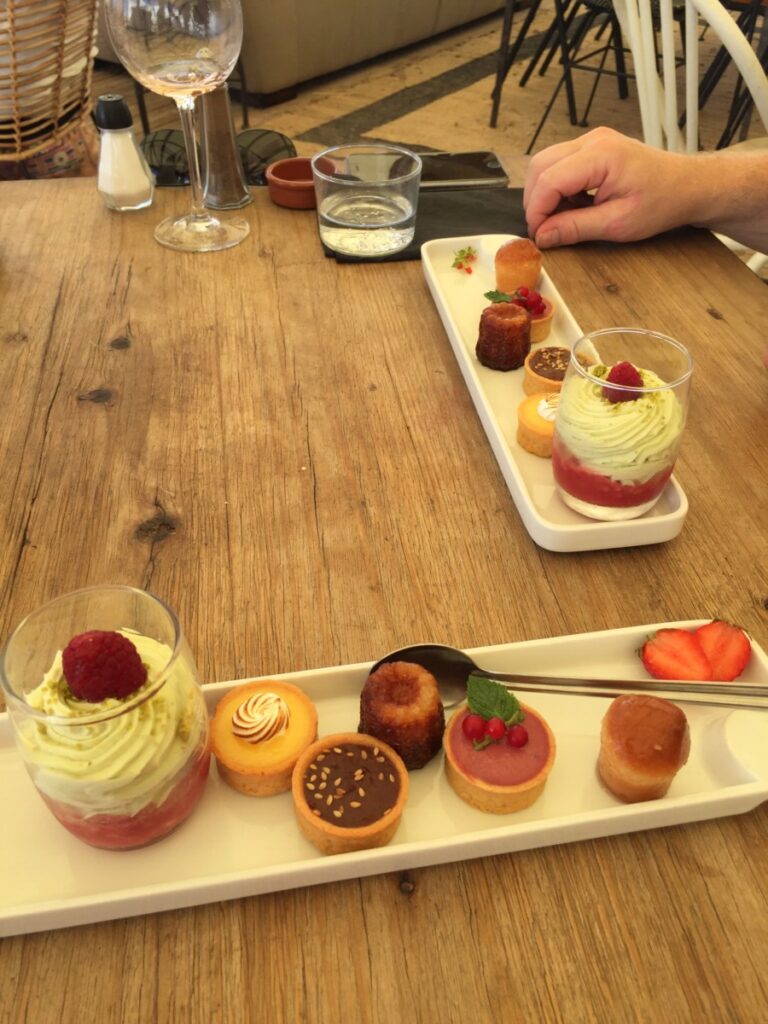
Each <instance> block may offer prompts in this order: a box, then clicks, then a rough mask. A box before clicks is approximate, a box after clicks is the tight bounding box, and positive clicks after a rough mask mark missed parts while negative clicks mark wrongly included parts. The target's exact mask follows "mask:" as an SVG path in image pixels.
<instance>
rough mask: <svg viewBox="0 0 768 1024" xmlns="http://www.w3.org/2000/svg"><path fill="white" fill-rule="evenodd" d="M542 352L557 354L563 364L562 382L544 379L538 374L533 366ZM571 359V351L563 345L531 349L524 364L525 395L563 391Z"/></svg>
mask: <svg viewBox="0 0 768 1024" xmlns="http://www.w3.org/2000/svg"><path fill="white" fill-rule="evenodd" d="M540 352H554V353H557V358H558V359H559V360H561V361H562V363H563V376H562V378H561V379H560V380H555V379H554V378H552V377H544V376H543V375H542V374H540V373H537V372H536V370H535V369H534V367H533V365H532V364H533V363H534V362H535V361H536V356H538V355H539V353H540ZM563 353H565V356H564V358H563V355H562V354H563ZM570 357H571V353H570V350H569V349H567V348H564V347H563V346H562V345H545V346H544V347H543V348H535V349H531V351H530V352H529V353H528V355H527V356H526V357H525V362H524V363H523V371H524V372H523V391H524V393H525V394H526V395H536V394H539V393H540V392H542V391H551V392H557V391H562V389H563V380H564V379H565V372H566V370H567V368H568V363H569V361H570Z"/></svg>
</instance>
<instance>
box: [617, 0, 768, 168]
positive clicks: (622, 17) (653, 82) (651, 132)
mask: <svg viewBox="0 0 768 1024" xmlns="http://www.w3.org/2000/svg"><path fill="white" fill-rule="evenodd" d="M615 6H616V11H617V15H618V17H619V22H620V24H621V26H622V32H623V33H624V36H625V38H626V40H627V41H628V44H629V47H630V50H631V51H632V58H633V62H634V65H635V74H636V76H637V91H638V99H639V103H640V116H641V119H642V124H643V135H644V137H645V141H646V142H648V143H650V145H652V146H658V147H659V148H662V149H671V150H675V151H677V152H682V151H685V150H687V151H688V152H690V153H694V152H696V151H697V150H698V149H699V81H700V77H701V73H702V71H701V68H700V67H699V34H700V30H701V22H702V21H704V22H706V23H708V24H709V26H710V27H711V29H712V30H713V31H714V33H715V34H716V35H717V36H718V37H719V39H720V41H721V43H722V44H723V46H724V47H725V48H726V49H727V50H728V52H729V53H730V55H731V58H732V59H733V62H734V64H735V65H736V67H737V68H738V70H739V72H740V74H741V76H742V78H743V80H744V83H745V85H746V86H747V88H748V89H749V92H750V94H751V96H752V98H753V100H754V103H755V109H756V110H757V112H758V114H759V115H760V117H761V119H762V121H763V124H764V125H765V129H766V132H768V79H766V74H765V71H764V70H763V68H762V66H761V64H760V61H759V59H758V57H757V54H756V53H755V52H754V50H753V49H752V47H751V46H750V44H749V42H748V41H747V39H746V38H745V36H744V35H743V34H742V32H741V30H740V29H739V27H738V25H736V23H735V21H734V19H733V18H732V16H731V15H730V14H729V13H728V11H727V10H726V9H725V8H724V7H723V6H722V5H721V4H720V3H719V2H718V0H687V3H686V10H685V72H684V75H682V76H680V77H681V78H682V79H683V81H682V92H683V94H684V103H683V104H681V103H679V102H678V98H679V97H678V92H679V89H678V85H679V81H678V61H677V57H678V54H677V50H676V46H675V31H674V24H673V20H672V2H671V0H660V14H661V32H660V33H659V37H658V40H659V41H658V43H656V42H655V40H654V30H653V22H652V12H651V3H650V0H616V3H615ZM657 49H658V50H659V52H660V54H661V67H662V70H661V72H659V70H658V65H657ZM682 111H684V112H685V133H684V134H683V132H681V131H680V128H679V123H680V115H681V112H682Z"/></svg>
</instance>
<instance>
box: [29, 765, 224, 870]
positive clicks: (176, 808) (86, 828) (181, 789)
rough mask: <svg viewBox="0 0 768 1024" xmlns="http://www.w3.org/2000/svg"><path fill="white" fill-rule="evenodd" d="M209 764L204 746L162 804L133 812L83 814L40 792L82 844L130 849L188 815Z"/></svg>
mask: <svg viewBox="0 0 768 1024" xmlns="http://www.w3.org/2000/svg"><path fill="white" fill-rule="evenodd" d="M209 763H210V750H208V749H206V750H205V752H204V753H203V754H202V756H201V755H199V754H198V755H197V756H195V757H194V758H193V759H192V760H191V761H190V762H189V765H188V766H187V768H186V769H185V770H184V773H183V774H182V776H181V777H180V779H179V781H178V782H177V783H176V785H175V786H174V787H173V789H172V790H171V792H170V793H169V794H168V796H167V797H166V798H165V800H164V801H163V802H162V804H160V805H159V806H157V805H156V804H149V805H148V806H146V807H144V808H143V809H142V810H140V811H139V812H138V813H137V814H134V815H127V814H92V815H89V816H88V817H84V816H83V814H82V813H81V812H80V811H79V810H78V809H77V808H76V807H72V806H71V805H69V804H64V803H61V802H60V801H57V800H51V799H50V797H47V796H45V794H44V793H42V792H41V793H40V795H41V796H42V798H43V800H44V801H45V802H46V803H47V804H48V806H49V807H50V809H51V811H53V813H54V815H55V816H56V817H57V818H58V820H59V821H60V822H61V824H62V825H63V826H64V827H65V828H66V829H68V830H69V831H70V832H71V833H72V834H73V835H74V836H77V838H78V839H81V840H82V841H83V842H84V843H88V844H90V845H91V846H97V847H99V848H100V849H104V850H131V849H135V848H137V847H140V846H148V845H149V844H150V843H154V842H156V841H157V840H158V839H162V838H163V837H164V836H167V835H168V834H169V833H170V832H173V830H174V829H175V828H177V827H178V826H179V825H180V824H181V823H182V822H183V821H185V820H186V818H188V817H189V815H190V814H191V813H192V810H193V809H194V807H195V805H196V804H197V802H198V800H199V799H200V797H201V796H202V792H203V789H204V787H205V783H206V781H207V779H208V767H209ZM38 792H39V791H38Z"/></svg>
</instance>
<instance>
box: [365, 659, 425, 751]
mask: <svg viewBox="0 0 768 1024" xmlns="http://www.w3.org/2000/svg"><path fill="white" fill-rule="evenodd" d="M444 730H445V713H444V711H443V704H442V701H441V700H440V693H439V691H438V688H437V680H436V679H435V677H434V676H433V675H432V673H431V672H428V671H427V670H426V669H425V668H422V666H421V665H414V664H411V663H410V662H407V661H393V662H386V663H385V664H383V665H381V666H379V668H378V669H377V670H376V671H375V672H374V673H372V675H370V676H368V679H367V680H366V682H365V685H364V686H363V689H362V692H361V694H360V724H359V726H358V731H359V732H361V733H367V734H368V735H369V736H376V737H377V738H378V739H380V740H383V741H384V742H385V743H388V744H389V745H390V746H391V747H392V748H393V749H394V750H396V751H397V753H398V754H399V755H400V757H402V759H403V761H404V762H405V766H406V768H409V769H410V768H423V767H424V765H425V764H426V763H427V762H428V761H430V760H431V759H432V758H433V757H434V756H435V754H436V753H437V752H438V751H439V750H440V747H441V746H442V742H443V732H444Z"/></svg>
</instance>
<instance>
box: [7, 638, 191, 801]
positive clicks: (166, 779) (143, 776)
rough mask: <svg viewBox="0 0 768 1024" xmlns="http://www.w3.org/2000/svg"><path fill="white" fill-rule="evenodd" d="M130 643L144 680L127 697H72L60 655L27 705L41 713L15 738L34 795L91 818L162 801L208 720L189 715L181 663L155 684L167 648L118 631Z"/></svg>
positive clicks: (165, 661)
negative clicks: (142, 668) (84, 699)
mask: <svg viewBox="0 0 768 1024" xmlns="http://www.w3.org/2000/svg"><path fill="white" fill-rule="evenodd" d="M121 633H122V634H123V635H124V636H127V637H128V638H129V639H130V640H131V641H132V643H133V644H134V645H135V647H136V649H137V651H138V653H139V656H140V658H141V661H142V663H143V665H144V666H145V668H146V671H147V678H146V681H145V682H144V683H143V684H142V686H141V687H140V688H139V689H138V690H137V691H136V692H135V693H133V694H132V695H131V696H130V697H129V698H127V699H121V698H117V697H107V698H105V699H103V700H100V701H96V702H91V701H83V700H80V699H78V698H76V697H75V696H74V695H73V694H72V692H71V690H70V688H69V686H68V685H67V682H66V680H65V678H64V674H63V669H62V655H61V652H60V653H59V654H57V655H56V658H55V660H54V663H53V665H52V666H51V668H50V670H49V671H48V672H47V673H46V675H45V677H44V679H43V681H42V682H41V683H40V685H39V686H38V687H36V688H35V689H34V690H32V691H31V692H30V693H29V694H28V697H27V703H28V704H29V706H30V708H31V709H33V710H37V711H41V712H44V714H45V719H44V720H42V719H40V718H35V717H33V716H30V717H28V718H26V719H25V720H24V721H23V722H21V723H20V724H19V727H18V730H17V740H18V743H19V745H20V747H21V748H22V752H23V755H24V758H25V760H26V762H27V765H28V768H29V770H30V772H31V774H32V777H33V779H34V782H35V785H36V786H37V788H38V790H40V792H41V793H42V794H43V795H44V796H45V797H47V798H49V799H50V800H52V801H54V802H56V803H62V804H65V805H67V806H68V807H70V808H73V809H75V810H76V811H77V812H79V814H80V815H82V816H83V817H85V818H87V817H88V816H90V815H98V814H106V815H135V814H137V813H138V812H139V811H141V810H142V808H144V807H145V806H146V805H147V804H149V803H152V804H154V805H159V804H162V802H163V801H164V799H165V798H166V797H167V795H168V793H169V792H170V790H171V789H172V788H173V787H174V785H175V784H176V782H177V777H178V775H179V772H180V771H181V770H182V769H183V768H184V767H185V765H186V764H187V762H188V761H189V760H190V757H192V756H193V755H195V754H196V752H198V751H199V749H200V747H201V742H202V745H205V737H204V736H203V733H204V732H205V733H207V722H206V720H205V719H204V718H202V717H201V716H200V715H198V714H196V710H195V709H196V705H197V701H196V695H195V694H196V684H195V682H194V680H193V679H192V677H191V675H190V674H189V672H188V671H187V668H186V666H185V664H184V662H183V661H179V662H176V663H174V665H173V666H172V667H171V670H170V672H169V674H168V675H167V677H166V678H165V679H164V681H162V684H161V685H160V686H159V687H158V678H159V677H161V676H162V673H163V672H164V671H165V669H166V666H167V665H168V664H169V661H170V659H171V654H172V652H171V650H170V648H168V647H167V646H165V645H164V644H161V643H159V642H158V641H156V640H153V639H151V638H150V637H145V636H139V635H138V634H136V633H132V632H129V631H127V630H123V631H121Z"/></svg>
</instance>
